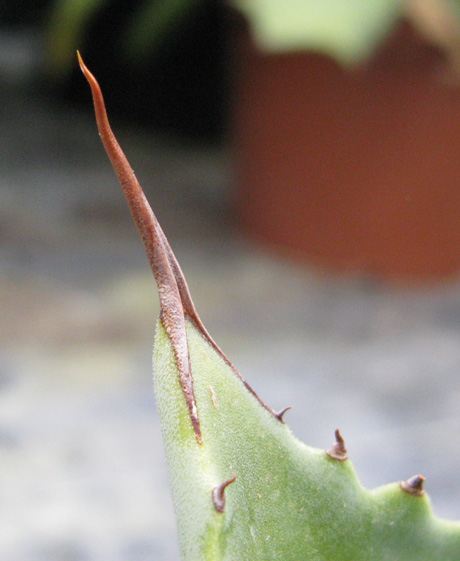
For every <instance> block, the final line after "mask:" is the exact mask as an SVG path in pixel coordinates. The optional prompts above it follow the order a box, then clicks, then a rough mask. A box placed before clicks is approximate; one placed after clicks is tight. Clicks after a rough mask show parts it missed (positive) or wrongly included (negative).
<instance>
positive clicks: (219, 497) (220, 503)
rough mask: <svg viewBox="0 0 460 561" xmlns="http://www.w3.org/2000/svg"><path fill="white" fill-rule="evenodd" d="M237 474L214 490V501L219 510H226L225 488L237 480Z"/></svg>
mask: <svg viewBox="0 0 460 561" xmlns="http://www.w3.org/2000/svg"><path fill="white" fill-rule="evenodd" d="M235 479H236V475H234V476H233V477H231V478H230V479H227V481H224V482H223V483H221V484H220V485H218V486H217V487H214V489H213V490H212V502H213V503H214V507H215V509H216V510H217V512H224V508H225V489H226V488H227V487H228V486H229V485H230V484H231V483H233V482H234V481H235Z"/></svg>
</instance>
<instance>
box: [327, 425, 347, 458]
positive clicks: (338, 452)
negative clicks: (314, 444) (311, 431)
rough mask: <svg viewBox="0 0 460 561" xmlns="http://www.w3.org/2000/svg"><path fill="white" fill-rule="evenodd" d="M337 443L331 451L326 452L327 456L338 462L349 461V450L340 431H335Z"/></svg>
mask: <svg viewBox="0 0 460 561" xmlns="http://www.w3.org/2000/svg"><path fill="white" fill-rule="evenodd" d="M334 434H335V442H334V444H333V445H332V447H331V448H329V450H326V454H327V455H328V456H329V457H330V458H332V459H333V460H338V461H339V462H343V461H345V460H347V459H348V455H347V449H346V446H345V440H344V439H343V436H342V435H341V433H340V430H339V429H336V430H335V433H334Z"/></svg>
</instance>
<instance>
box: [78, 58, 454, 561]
mask: <svg viewBox="0 0 460 561" xmlns="http://www.w3.org/2000/svg"><path fill="white" fill-rule="evenodd" d="M80 65H81V68H82V70H83V72H84V74H85V76H86V78H87V79H88V81H89V83H90V86H91V89H92V93H93V98H94V103H95V109H96V118H97V123H98V127H99V131H100V135H101V139H102V141H103V143H104V146H105V147H106V150H107V152H108V155H109V157H110V159H111V161H112V164H113V166H114V169H115V171H116V173H117V175H118V177H119V179H120V182H121V184H122V187H123V190H124V192H125V195H126V197H127V199H128V204H129V206H130V209H131V212H132V214H133V217H134V220H135V221H136V223H137V225H138V228H139V231H140V234H141V237H142V239H143V241H144V244H145V247H146V251H147V255H148V257H149V260H150V264H151V266H152V270H153V273H154V276H155V279H156V281H157V284H158V289H159V295H160V304H161V314H160V318H159V321H158V324H157V330H156V336H155V344H154V356H153V358H154V360H153V362H154V386H155V394H156V398H157V403H158V408H159V412H160V419H161V424H162V431H163V437H164V442H165V447H166V456H167V459H168V463H169V468H170V480H171V487H172V492H173V498H174V503H175V508H176V514H177V520H178V527H179V539H180V544H181V550H182V557H183V559H184V561H241V560H251V561H258V560H261V561H262V560H263V561H266V560H276V559H279V560H282V561H309V560H314V561H458V560H459V559H460V524H459V523H457V522H448V521H442V520H440V519H438V518H436V517H435V516H434V515H433V514H432V512H431V507H430V503H429V499H428V496H427V495H426V493H425V491H424V488H423V483H424V478H423V477H422V476H420V475H417V476H414V477H412V478H410V479H408V480H407V481H405V482H402V483H393V484H390V485H386V486H384V487H380V488H378V489H375V490H372V491H369V490H366V489H364V488H363V487H362V486H361V484H360V483H359V481H358V478H357V477H356V474H355V471H354V469H353V466H352V464H351V462H350V460H349V459H347V450H346V447H345V442H344V440H343V438H342V435H341V434H340V432H339V431H336V434H335V437H336V440H335V443H334V444H333V445H332V447H331V448H330V449H329V450H327V451H325V450H320V449H315V448H311V447H309V446H307V445H305V444H303V443H301V442H300V441H298V440H297V439H296V438H295V437H294V436H293V434H292V433H291V431H290V430H289V428H288V427H287V425H286V424H284V422H283V420H282V417H283V414H284V412H285V411H282V412H280V413H275V412H274V411H273V410H272V409H270V408H269V407H268V406H266V405H265V404H264V403H263V402H262V400H261V399H260V398H259V397H258V396H257V394H256V393H255V392H254V391H253V390H252V389H251V388H250V387H249V385H248V384H247V383H246V382H245V380H244V379H243V378H242V377H241V376H240V375H239V374H238V372H237V371H236V369H235V368H234V366H233V365H232V364H231V362H230V361H229V360H228V358H227V357H226V356H225V355H224V354H223V353H222V351H221V350H220V349H219V348H218V346H217V345H216V343H215V342H214V341H213V340H212V338H211V337H210V335H209V334H208V333H207V331H206V330H205V328H204V326H203V325H202V323H201V320H200V319H199V317H198V314H197V313H196V310H195V307H194V305H193V302H192V299H191V297H190V293H189V290H188V288H187V284H186V282H185V279H184V276H183V274H182V271H181V270H180V267H179V265H178V263H177V261H176V259H175V257H174V255H173V253H172V250H171V248H170V246H169V244H168V242H167V241H166V238H165V236H164V234H163V232H162V230H161V228H160V226H159V225H158V222H157V220H156V218H155V216H154V214H153V212H152V210H151V209H150V207H149V205H148V202H147V200H146V198H145V196H144V194H143V192H142V189H141V187H140V185H139V184H138V182H137V180H136V178H135V176H134V173H133V171H132V170H131V168H130V166H129V164H128V162H127V160H126V158H125V156H124V154H123V152H122V151H121V148H120V147H119V145H118V143H117V141H116V140H115V137H114V136H113V133H112V131H111V129H110V126H109V124H108V121H107V115H106V113H105V107H104V101H103V98H102V94H101V91H100V89H99V86H98V84H97V82H96V80H95V78H94V76H92V74H91V73H90V72H89V71H88V69H87V68H86V67H85V65H84V63H83V61H82V60H81V57H80Z"/></svg>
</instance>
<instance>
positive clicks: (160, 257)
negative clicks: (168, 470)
mask: <svg viewBox="0 0 460 561" xmlns="http://www.w3.org/2000/svg"><path fill="white" fill-rule="evenodd" d="M77 54H78V62H79V63H80V68H81V70H82V72H83V74H84V76H85V78H86V79H87V80H88V83H89V85H90V87H91V93H92V96H93V102H94V110H95V114H96V122H97V128H98V130H99V134H100V137H101V140H102V143H103V145H104V148H105V150H106V152H107V155H108V156H109V159H110V161H111V163H112V166H113V169H114V170H115V173H116V174H117V177H118V180H119V182H120V184H121V186H122V188H123V192H124V195H125V198H126V200H127V202H128V206H129V209H130V211H131V214H132V216H133V219H134V222H135V223H136V225H137V228H138V230H139V234H140V236H141V238H142V241H143V242H144V247H145V251H146V253H147V257H148V259H149V262H150V266H151V268H152V271H153V274H154V276H155V280H156V283H157V286H158V293H159V296H160V308H161V312H160V320H161V323H162V325H163V327H164V329H165V330H166V333H167V334H168V337H169V339H170V341H171V345H172V347H173V350H174V355H175V359H176V365H177V370H178V372H179V380H180V384H181V387H182V391H183V392H184V396H185V401H186V403H187V407H188V410H189V414H190V419H191V422H192V425H193V430H194V431H195V434H196V439H197V442H198V443H199V444H201V443H202V437H201V427H200V421H199V418H198V409H197V404H196V399H195V392H194V389H193V379H192V372H191V365H190V357H189V352H188V342H187V333H186V319H187V320H188V321H190V322H191V323H192V324H193V325H194V326H195V327H196V328H197V329H198V331H199V332H200V333H201V334H202V336H203V337H204V338H205V339H206V340H207V341H208V343H209V344H210V345H211V346H212V347H213V348H214V350H215V351H216V352H217V353H218V354H219V355H220V356H221V357H222V359H223V360H224V361H225V362H226V363H227V364H228V365H229V366H230V367H231V368H232V369H233V371H234V372H235V374H236V375H237V376H238V377H239V378H240V380H241V381H242V382H243V384H244V385H245V387H246V388H247V390H248V391H249V392H250V393H252V395H253V396H254V397H255V398H256V399H257V400H258V401H259V403H260V404H261V405H262V406H263V407H265V408H266V409H267V410H268V411H269V412H270V413H271V414H272V415H274V416H275V417H276V418H278V419H279V420H280V421H282V413H281V414H280V415H277V414H276V413H275V412H274V411H273V410H272V409H271V408H270V407H268V405H266V404H265V403H264V402H263V401H262V399H260V397H259V396H258V395H257V394H256V392H255V391H254V390H253V389H252V388H251V386H250V385H249V384H248V383H247V382H246V380H244V378H243V377H242V376H241V374H240V373H239V372H238V371H237V370H236V368H235V367H234V366H233V364H232V363H231V362H230V360H229V359H228V358H227V357H226V356H225V354H224V353H223V352H222V351H221V349H220V348H219V346H218V345H217V344H216V343H215V342H214V340H213V339H212V337H211V336H210V335H209V333H208V332H207V330H206V328H205V327H204V325H203V323H202V321H201V319H200V317H199V316H198V313H197V311H196V308H195V305H194V303H193V301H192V297H191V295H190V291H189V289H188V286H187V282H186V280H185V277H184V274H183V273H182V270H181V268H180V266H179V263H178V262H177V259H176V258H175V256H174V253H173V251H172V249H171V246H170V245H169V243H168V240H167V239H166V236H165V235H164V233H163V230H162V229H161V227H160V225H159V223H158V221H157V219H156V216H155V214H154V213H153V211H152V209H151V207H150V205H149V203H148V201H147V199H146V197H145V195H144V192H143V190H142V187H141V186H140V184H139V182H138V181H137V179H136V176H135V175H134V172H133V170H132V168H131V166H130V165H129V162H128V160H127V158H126V156H125V154H124V153H123V150H122V149H121V147H120V145H119V144H118V142H117V140H116V138H115V135H114V134H113V131H112V129H111V127H110V124H109V120H108V117H107V112H106V109H105V103H104V98H103V96H102V91H101V88H100V86H99V84H98V82H97V80H96V78H95V77H94V76H93V74H92V73H91V72H90V71H89V70H88V68H87V66H86V65H85V63H84V62H83V59H82V57H81V56H80V53H77Z"/></svg>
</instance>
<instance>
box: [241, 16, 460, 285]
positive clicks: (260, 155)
mask: <svg viewBox="0 0 460 561" xmlns="http://www.w3.org/2000/svg"><path fill="white" fill-rule="evenodd" d="M241 33H242V40H241V43H240V46H241V49H240V51H239V54H238V56H237V62H236V72H235V81H236V84H235V86H236V87H235V90H236V93H235V105H234V114H235V123H234V125H235V128H234V133H235V137H234V138H235V147H234V148H235V158H236V181H237V201H238V202H237V204H238V206H239V214H240V216H241V220H242V223H243V225H244V228H245V229H246V231H247V232H248V233H250V234H251V235H252V236H255V237H257V238H258V239H260V240H262V241H263V242H264V243H266V244H269V245H270V246H272V247H276V248H279V249H280V250H282V251H285V252H290V253H292V254H295V255H296V256H298V257H300V258H301V259H303V260H305V261H308V262H311V263H314V264H318V265H320V266H322V267H327V268H330V269H335V270H337V271H344V270H348V271H358V272H364V273H369V274H371V275H375V276H377V277H381V278H383V279H398V280H412V279H416V280H417V279H418V280H425V279H436V278H440V277H445V276H447V275H452V274H455V273H457V272H459V271H460V88H459V87H458V86H452V84H447V83H446V82H445V81H443V80H442V79H440V57H439V53H436V52H435V51H434V50H432V49H430V48H429V47H427V46H426V45H424V44H423V43H422V42H421V41H420V40H418V39H417V37H416V35H415V34H414V33H412V32H411V30H410V29H408V28H407V27H404V26H401V28H400V29H398V31H397V32H395V35H394V36H393V37H392V38H391V40H390V41H389V42H388V44H387V45H386V46H385V48H383V49H382V51H381V52H380V53H379V55H378V56H376V57H375V59H374V60H373V61H372V62H371V63H369V64H368V65H367V66H366V68H361V69H360V70H357V71H354V72H353V71H351V70H348V71H347V70H346V69H344V68H341V67H340V66H339V65H338V64H336V63H335V62H333V61H332V60H330V59H328V58H327V57H325V56H321V55H318V54H312V53H293V54H264V53H262V52H259V51H258V50H257V49H256V48H255V46H254V45H253V44H252V42H251V40H250V37H249V34H248V32H247V29H244V30H243V31H242V32H241Z"/></svg>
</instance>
